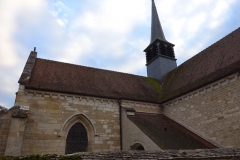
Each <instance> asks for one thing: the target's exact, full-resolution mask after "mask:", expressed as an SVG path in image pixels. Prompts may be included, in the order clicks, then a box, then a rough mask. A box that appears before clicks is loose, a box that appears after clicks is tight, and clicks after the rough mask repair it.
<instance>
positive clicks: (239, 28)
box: [177, 27, 240, 68]
mask: <svg viewBox="0 0 240 160" xmlns="http://www.w3.org/2000/svg"><path fill="white" fill-rule="evenodd" d="M237 30H240V27H238V28H237V29H235V30H234V31H232V32H231V33H229V34H227V35H225V36H223V37H222V38H221V39H219V40H218V41H216V42H214V43H212V44H211V45H209V46H208V47H206V48H205V49H203V50H202V51H200V52H198V53H197V54H195V55H194V56H192V57H190V58H189V59H188V60H186V61H185V62H183V63H182V64H181V65H179V66H178V67H177V68H179V67H180V66H182V65H184V64H185V63H187V62H188V61H190V60H191V59H193V58H195V57H196V56H198V55H200V54H201V53H202V52H204V51H206V50H207V49H209V48H211V47H213V46H214V45H216V44H217V43H218V42H219V41H221V40H223V39H225V38H226V37H228V36H230V35H231V34H233V33H234V32H236V31H237Z"/></svg>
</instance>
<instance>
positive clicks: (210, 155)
mask: <svg viewBox="0 0 240 160" xmlns="http://www.w3.org/2000/svg"><path fill="white" fill-rule="evenodd" d="M76 154H79V155H81V157H82V158H83V160H93V159H98V160H122V159H125V160H135V159H141V160H161V159H171V160H178V159H179V160H192V159H200V160H211V159H218V160H230V159H240V149H212V150H211V149H206V150H165V151H151V152H149V151H123V152H105V153H103V152H102V153H76Z"/></svg>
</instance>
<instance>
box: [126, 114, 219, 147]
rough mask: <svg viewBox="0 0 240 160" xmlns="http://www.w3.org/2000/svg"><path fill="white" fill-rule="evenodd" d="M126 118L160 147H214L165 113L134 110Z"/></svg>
mask: <svg viewBox="0 0 240 160" xmlns="http://www.w3.org/2000/svg"><path fill="white" fill-rule="evenodd" d="M128 118H129V119H130V120H131V121H132V122H133V123H134V124H135V125H136V126H137V127H138V128H139V129H140V130H142V131H143V132H144V133H145V134H146V135H147V136H148V137H149V138H150V139H152V140H153V141H154V142H155V143H156V144H157V145H158V146H159V147H160V148H161V149H164V150H165V149H207V148H216V146H214V145H213V144H211V143H209V142H207V141H206V140H204V139H202V138H201V137H199V136H198V135H196V134H194V133H193V132H191V131H189V130H188V129H186V128H185V127H183V126H181V125H180V124H178V123H176V122H175V121H173V120H171V119H170V118H168V117H166V116H165V115H158V114H147V113H138V112H135V115H134V116H128Z"/></svg>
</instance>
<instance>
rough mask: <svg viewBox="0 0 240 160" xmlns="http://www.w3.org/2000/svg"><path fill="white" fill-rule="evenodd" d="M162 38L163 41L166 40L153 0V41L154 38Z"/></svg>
mask: <svg viewBox="0 0 240 160" xmlns="http://www.w3.org/2000/svg"><path fill="white" fill-rule="evenodd" d="M156 39H160V40H162V41H166V39H165V36H164V33H163V30H162V26H161V23H160V20H159V17H158V13H157V8H156V5H155V2H154V0H152V28H151V42H150V43H152V42H153V41H154V40H156Z"/></svg>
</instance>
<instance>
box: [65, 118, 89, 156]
mask: <svg viewBox="0 0 240 160" xmlns="http://www.w3.org/2000/svg"><path fill="white" fill-rule="evenodd" d="M87 148H88V135H87V130H86V129H85V127H84V126H83V125H82V124H81V123H79V122H78V123H75V124H74V125H73V126H72V127H71V129H70V130H69V132H68V135H67V140H66V150H65V154H71V153H76V152H86V151H87Z"/></svg>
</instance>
